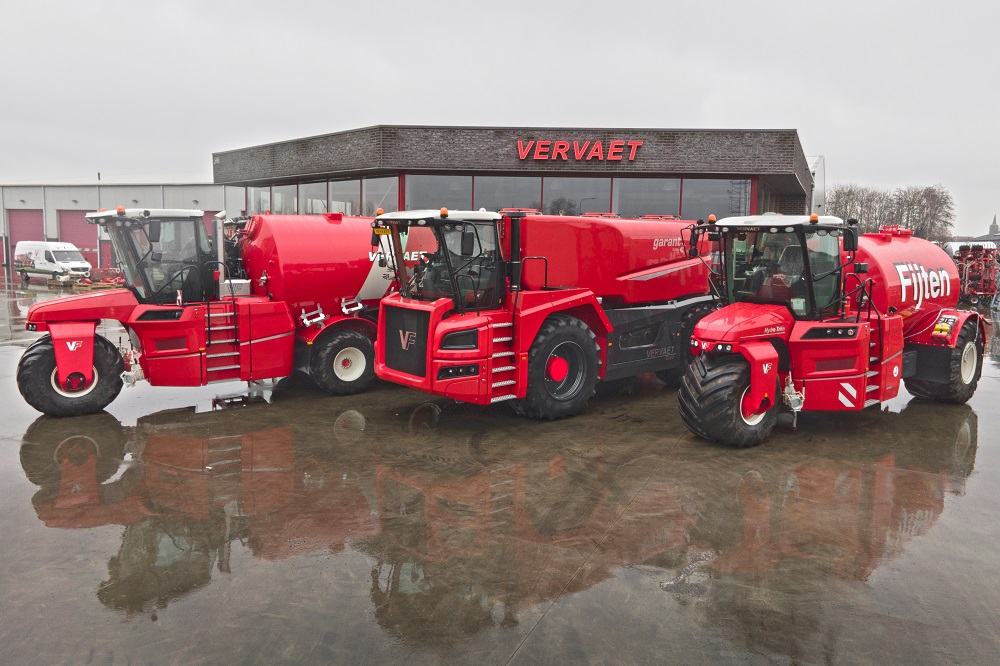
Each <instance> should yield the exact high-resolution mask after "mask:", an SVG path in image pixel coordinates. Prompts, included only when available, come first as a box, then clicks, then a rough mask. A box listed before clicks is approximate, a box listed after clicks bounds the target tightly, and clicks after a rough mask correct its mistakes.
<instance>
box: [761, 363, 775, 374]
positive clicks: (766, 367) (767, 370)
mask: <svg viewBox="0 0 1000 666" xmlns="http://www.w3.org/2000/svg"><path fill="white" fill-rule="evenodd" d="M772 365H774V364H773V363H765V364H764V366H763V367H764V374H765V375H766V374H767V373H769V372H771V366H772Z"/></svg>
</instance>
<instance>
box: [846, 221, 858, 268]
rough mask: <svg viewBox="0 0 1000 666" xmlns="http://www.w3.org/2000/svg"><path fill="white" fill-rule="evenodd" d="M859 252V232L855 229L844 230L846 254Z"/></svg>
mask: <svg viewBox="0 0 1000 666" xmlns="http://www.w3.org/2000/svg"><path fill="white" fill-rule="evenodd" d="M857 251H858V233H857V231H856V230H855V229H844V252H857ZM855 265H857V264H855ZM855 272H856V271H855Z"/></svg>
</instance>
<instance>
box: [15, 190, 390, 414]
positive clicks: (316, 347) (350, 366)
mask: <svg viewBox="0 0 1000 666" xmlns="http://www.w3.org/2000/svg"><path fill="white" fill-rule="evenodd" d="M203 217H204V215H203V213H202V212H201V211H198V210H139V209H130V210H126V209H124V208H123V207H119V208H118V209H117V210H116V211H113V212H100V213H90V214H88V215H87V219H88V221H89V222H91V223H93V224H97V225H100V226H101V227H102V228H103V229H105V230H106V231H107V233H108V235H109V236H110V238H111V242H112V245H113V246H114V249H115V253H116V255H117V258H118V262H119V264H120V265H121V267H122V270H123V272H124V275H125V282H126V284H125V286H124V287H123V288H120V289H110V290H106V291H100V292H96V293H89V294H81V295H76V296H70V297H67V298H60V299H56V300H53V301H46V302H44V303H38V304H36V305H34V306H32V307H31V309H30V310H29V311H28V316H27V328H28V330H31V331H39V332H44V333H46V335H44V336H42V337H41V338H40V339H38V340H37V341H36V342H35V343H34V344H32V345H31V346H30V347H29V348H28V349H27V350H26V351H25V353H24V355H23V356H22V358H21V362H20V364H19V365H18V369H17V385H18V388H19V389H20V391H21V395H22V396H24V399H25V400H26V401H27V402H28V404H30V405H31V406H32V407H34V408H35V409H37V410H39V411H41V412H43V413H45V414H49V415H52V416H73V415H78V414H88V413H93V412H98V411H100V410H102V409H103V408H104V407H105V406H107V405H108V404H109V403H110V402H111V401H112V400H113V399H114V398H115V397H116V396H117V395H118V393H119V391H120V390H121V388H122V385H123V383H126V384H129V385H131V384H134V383H135V382H136V381H138V380H142V379H145V380H148V381H149V383H150V384H152V385H154V386H202V385H205V384H208V383H211V382H216V381H227V380H228V381H232V380H243V381H252V380H261V379H268V378H274V377H282V376H285V375H289V374H291V373H292V371H293V370H295V369H298V370H301V371H303V372H306V373H307V374H308V375H309V376H311V377H312V378H313V379H314V380H315V381H316V383H317V384H318V385H319V386H321V387H322V388H324V389H326V390H327V391H329V392H331V393H337V394H346V393H355V392H357V391H360V390H362V389H363V388H365V386H367V385H368V383H369V382H370V381H371V380H372V378H373V377H374V370H373V366H374V341H375V334H376V326H375V322H376V319H377V315H378V307H377V306H378V300H379V299H380V298H381V297H382V296H384V295H385V293H386V292H387V291H388V289H389V287H390V285H391V281H392V275H391V274H390V272H389V271H387V270H386V269H385V260H384V255H383V254H382V253H381V252H380V249H379V247H378V246H377V245H372V240H373V238H372V229H371V222H372V218H362V217H348V216H344V215H341V214H339V213H328V214H325V215H254V216H252V217H249V218H237V219H235V220H225V221H223V219H222V218H223V215H222V214H220V215H219V216H217V219H216V224H215V228H214V230H213V231H212V232H211V233H210V232H209V231H207V228H206V223H205V221H204V219H203ZM380 264H381V265H380ZM102 319H105V320H116V321H118V322H120V323H121V325H122V326H124V327H125V329H126V331H127V333H128V340H127V341H125V342H124V343H122V344H121V347H119V346H116V345H115V344H113V343H112V342H110V341H109V340H107V339H106V338H104V337H102V336H100V335H98V334H96V327H97V325H98V323H99V322H100V321H101V320H102Z"/></svg>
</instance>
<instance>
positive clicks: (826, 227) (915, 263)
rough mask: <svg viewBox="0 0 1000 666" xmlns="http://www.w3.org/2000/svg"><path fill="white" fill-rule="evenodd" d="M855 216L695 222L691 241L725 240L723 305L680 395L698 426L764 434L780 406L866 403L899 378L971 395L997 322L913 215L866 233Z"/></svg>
mask: <svg viewBox="0 0 1000 666" xmlns="http://www.w3.org/2000/svg"><path fill="white" fill-rule="evenodd" d="M854 224H855V222H854V220H848V223H847V224H846V225H845V224H844V223H843V222H842V221H841V220H840V219H838V218H835V217H817V216H815V215H814V216H811V217H809V216H782V215H773V214H771V215H761V216H753V217H739V218H727V219H724V220H720V221H719V222H718V223H717V224H706V225H700V226H698V227H697V228H696V229H695V230H694V233H693V235H692V243H699V242H701V241H703V240H705V239H708V240H709V241H711V242H713V243H715V244H717V245H718V246H719V248H720V259H721V263H720V265H719V266H718V268H717V270H716V271H715V275H714V278H713V280H714V281H715V282H716V283H717V284H719V285H720V292H721V294H720V295H721V298H722V300H723V302H724V303H725V307H722V308H721V309H719V310H717V311H716V312H713V313H712V314H710V315H709V316H707V317H705V318H704V319H702V320H701V321H700V322H699V323H698V325H697V326H696V327H695V330H694V335H693V336H692V338H691V345H692V347H691V351H692V353H694V354H695V355H696V359H695V361H694V362H693V363H692V364H691V365H690V367H689V368H688V371H687V374H686V375H685V377H684V380H683V382H682V384H681V388H680V391H679V393H678V398H679V401H680V411H681V416H682V417H683V419H684V422H685V424H686V425H687V427H688V428H689V429H690V430H691V431H692V432H694V433H695V434H697V435H700V436H701V437H704V438H705V439H709V440H713V441H717V442H724V443H729V444H733V445H735V446H741V447H742V446H753V445H755V444H759V443H760V442H761V441H762V440H763V439H764V438H765V437H767V435H768V434H769V433H770V431H771V429H772V428H773V427H774V424H775V422H776V420H777V415H778V410H779V409H781V408H782V407H784V408H787V409H789V410H791V411H792V413H793V414H797V413H798V412H799V411H801V410H804V409H805V410H840V411H856V410H861V409H865V408H868V407H873V406H877V405H880V404H882V403H883V402H885V401H886V400H889V399H891V398H893V397H895V396H896V395H897V393H898V392H899V387H900V384H905V385H906V388H907V390H909V392H910V393H912V394H914V395H916V396H919V397H923V398H928V399H933V400H941V401H945V402H955V403H962V402H965V401H967V400H968V399H969V398H970V397H971V396H972V394H973V393H974V392H975V390H976V386H977V384H978V382H979V377H980V375H981V373H982V363H983V346H984V345H983V342H984V339H985V336H986V331H985V328H984V323H983V321H982V318H981V317H980V316H979V314H978V313H976V312H971V311H966V310H958V309H956V306H957V303H958V297H959V292H960V289H959V277H958V273H957V271H956V269H955V264H954V262H953V261H952V260H951V258H950V257H949V256H948V255H947V253H946V252H944V250H942V249H941V248H940V247H938V246H936V245H934V244H933V243H930V242H928V241H925V240H922V239H920V238H915V237H914V236H913V234H912V233H911V232H910V231H909V230H908V229H900V228H898V227H887V228H883V229H882V230H881V231H880V232H878V233H869V234H864V235H863V236H861V237H860V238H858V236H857V233H856V229H855V227H854ZM693 247H694V246H693ZM691 253H692V254H697V253H698V250H696V249H692V250H691Z"/></svg>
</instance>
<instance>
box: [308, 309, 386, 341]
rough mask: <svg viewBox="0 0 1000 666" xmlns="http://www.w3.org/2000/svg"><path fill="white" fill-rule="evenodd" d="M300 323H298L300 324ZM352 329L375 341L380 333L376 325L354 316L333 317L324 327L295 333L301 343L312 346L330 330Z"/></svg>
mask: <svg viewBox="0 0 1000 666" xmlns="http://www.w3.org/2000/svg"><path fill="white" fill-rule="evenodd" d="M298 323H299V322H296V324H298ZM345 328H346V329H351V330H356V331H360V332H362V333H365V334H366V335H369V336H370V337H371V339H372V340H374V339H375V335H376V333H377V332H378V329H377V328H376V326H375V324H373V323H372V322H370V321H368V320H367V319H363V318H361V317H352V316H333V317H329V318H327V319H326V320H324V321H323V326H322V327H319V326H309V327H308V328H304V329H303V328H299V329H298V331H296V333H295V337H296V338H298V340H299V341H300V342H304V343H306V344H307V345H311V344H312V343H314V342H315V341H316V338H318V337H319V336H320V335H321V334H323V333H324V332H326V331H328V330H333V329H345Z"/></svg>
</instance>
